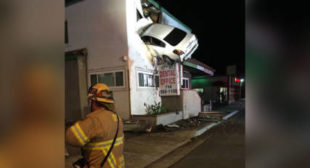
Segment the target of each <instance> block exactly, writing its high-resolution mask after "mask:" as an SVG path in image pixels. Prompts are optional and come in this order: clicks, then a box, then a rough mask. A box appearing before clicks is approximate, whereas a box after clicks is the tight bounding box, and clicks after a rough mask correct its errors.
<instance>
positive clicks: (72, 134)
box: [66, 109, 125, 168]
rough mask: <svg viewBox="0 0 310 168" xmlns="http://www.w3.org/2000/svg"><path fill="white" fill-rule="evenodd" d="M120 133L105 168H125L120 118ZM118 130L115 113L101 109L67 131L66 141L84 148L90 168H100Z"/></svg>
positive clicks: (84, 154)
mask: <svg viewBox="0 0 310 168" xmlns="http://www.w3.org/2000/svg"><path fill="white" fill-rule="evenodd" d="M119 119H120V121H119V131H118V136H117V139H116V141H115V144H114V147H113V150H112V152H111V154H110V156H109V158H108V160H107V162H106V163H105V164H104V166H103V168H124V167H125V161H124V156H123V146H124V133H123V123H122V120H121V118H120V117H119ZM116 129H117V116H116V114H115V113H113V112H111V111H108V110H105V109H100V110H97V111H94V112H91V113H90V114H88V115H87V117H86V119H85V120H82V121H78V122H76V123H75V124H74V125H73V126H72V127H70V128H69V129H67V132H66V141H67V143H68V144H71V145H73V146H79V147H83V151H84V152H83V156H84V157H85V158H86V160H87V161H88V163H89V167H90V168H99V167H100V164H101V163H102V161H103V159H104V157H105V156H106V154H107V152H108V151H109V149H110V147H111V144H112V142H113V139H114V136H115V133H116Z"/></svg>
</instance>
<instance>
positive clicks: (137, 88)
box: [65, 0, 201, 120]
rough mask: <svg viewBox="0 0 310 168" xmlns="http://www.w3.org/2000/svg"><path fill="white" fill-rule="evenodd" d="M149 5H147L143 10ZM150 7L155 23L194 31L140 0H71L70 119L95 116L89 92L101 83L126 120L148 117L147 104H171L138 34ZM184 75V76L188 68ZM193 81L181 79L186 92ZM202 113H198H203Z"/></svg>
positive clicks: (68, 30)
mask: <svg viewBox="0 0 310 168" xmlns="http://www.w3.org/2000/svg"><path fill="white" fill-rule="evenodd" d="M144 3H146V5H145V6H146V7H144V8H142V6H143V4H144ZM141 4H142V5H141ZM147 8H149V9H153V11H152V10H149V11H151V15H152V21H153V22H158V23H164V24H169V25H172V26H175V27H179V28H181V29H183V30H185V31H188V32H190V31H191V29H189V28H188V26H185V25H184V24H183V23H181V22H180V21H179V20H177V19H176V18H175V17H173V16H172V15H171V14H170V13H168V12H167V11H166V10H165V9H164V8H162V7H160V6H159V5H158V4H157V3H156V2H155V1H151V0H149V1H144V0H143V1H142V3H141V1H140V0H104V1H102V0H82V1H72V3H69V1H68V5H67V6H66V11H65V13H66V20H65V22H66V48H65V51H66V119H67V120H78V119H80V118H83V117H85V115H86V114H87V113H88V112H89V108H88V105H87V100H86V99H85V98H83V97H86V91H87V88H88V87H89V86H91V85H92V84H95V83H97V82H103V83H106V84H107V85H108V86H109V87H110V88H111V90H113V94H114V99H115V104H116V111H117V112H118V113H119V114H120V116H121V117H122V118H123V119H124V120H129V119H131V118H132V116H137V115H145V114H146V111H145V106H144V104H153V103H154V102H168V101H169V100H166V101H165V100H163V98H162V96H160V94H159V92H160V88H159V75H158V74H156V73H155V72H154V64H153V59H152V56H151V55H150V54H149V52H148V50H147V48H146V46H145V44H144V43H143V41H142V40H141V38H140V36H139V34H138V33H137V27H138V26H140V25H139V24H140V23H141V22H139V21H140V19H141V11H144V10H145V9H147ZM139 11H140V12H139ZM154 11H155V12H154ZM158 11H159V12H158ZM193 65H194V64H193ZM193 65H192V66H193ZM181 67H183V66H181ZM189 68H193V67H189ZM181 69H183V68H181ZM194 69H195V68H194ZM180 74H182V75H183V70H182V71H181V73H180ZM182 75H181V76H182ZM189 78H190V73H189V72H187V71H186V70H185V71H184V78H182V79H181V80H180V81H181V84H182V81H183V80H184V81H185V84H184V87H186V88H189V86H190V84H189V81H190V80H189ZM196 97H197V96H196ZM170 98H171V97H170ZM164 99H169V98H164ZM199 99H200V97H199ZM199 101H200V100H199ZM163 104H164V103H163ZM166 104H169V103H166ZM199 105H200V103H199ZM199 108H200V109H201V107H199ZM197 109H198V108H197ZM200 109H198V110H196V111H197V112H196V113H197V114H198V112H199V111H200Z"/></svg>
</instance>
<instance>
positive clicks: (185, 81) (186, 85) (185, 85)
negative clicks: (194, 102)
mask: <svg viewBox="0 0 310 168" xmlns="http://www.w3.org/2000/svg"><path fill="white" fill-rule="evenodd" d="M182 88H184V89H189V79H188V78H183V85H182Z"/></svg>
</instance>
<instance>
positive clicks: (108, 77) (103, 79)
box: [98, 73, 115, 86]
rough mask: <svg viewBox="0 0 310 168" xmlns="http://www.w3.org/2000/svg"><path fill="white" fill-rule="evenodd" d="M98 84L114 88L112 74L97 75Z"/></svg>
mask: <svg viewBox="0 0 310 168" xmlns="http://www.w3.org/2000/svg"><path fill="white" fill-rule="evenodd" d="M98 82H100V83H104V84H106V85H108V86H115V84H114V73H104V74H99V75H98Z"/></svg>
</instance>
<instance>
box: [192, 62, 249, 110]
mask: <svg viewBox="0 0 310 168" xmlns="http://www.w3.org/2000/svg"><path fill="white" fill-rule="evenodd" d="M227 70H228V71H227V75H225V76H214V77H209V76H197V77H195V78H192V87H193V88H194V89H196V90H197V91H198V92H199V94H200V96H201V98H202V102H203V105H206V104H209V103H210V101H212V102H215V103H232V102H234V101H236V100H238V99H240V98H243V96H242V88H243V87H244V79H243V78H241V77H240V76H239V75H237V72H236V66H229V67H228V68H227Z"/></svg>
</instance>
